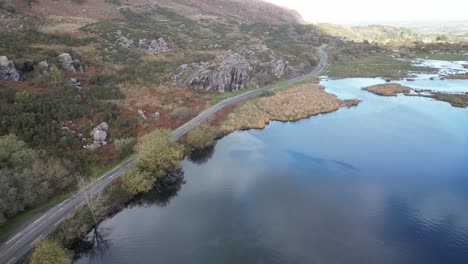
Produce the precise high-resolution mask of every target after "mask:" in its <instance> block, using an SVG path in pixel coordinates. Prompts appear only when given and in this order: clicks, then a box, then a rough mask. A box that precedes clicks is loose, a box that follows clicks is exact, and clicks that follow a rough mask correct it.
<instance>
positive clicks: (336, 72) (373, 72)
mask: <svg viewBox="0 0 468 264" xmlns="http://www.w3.org/2000/svg"><path fill="white" fill-rule="evenodd" d="M410 72H425V73H433V72H436V69H433V68H428V67H420V66H413V65H412V64H411V61H408V60H397V59H394V58H392V57H390V56H388V55H376V56H371V57H367V58H363V59H356V60H351V61H346V62H342V63H337V64H333V65H330V66H328V67H327V68H326V70H325V71H324V73H323V75H327V76H329V77H330V78H353V77H370V78H374V77H384V78H392V79H399V78H405V77H408V75H409V73H410Z"/></svg>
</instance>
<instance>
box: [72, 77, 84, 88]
mask: <svg viewBox="0 0 468 264" xmlns="http://www.w3.org/2000/svg"><path fill="white" fill-rule="evenodd" d="M70 82H71V84H72V85H73V86H74V87H75V88H76V89H78V90H81V82H80V80H78V79H76V78H70Z"/></svg>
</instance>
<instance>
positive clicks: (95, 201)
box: [76, 176, 107, 227]
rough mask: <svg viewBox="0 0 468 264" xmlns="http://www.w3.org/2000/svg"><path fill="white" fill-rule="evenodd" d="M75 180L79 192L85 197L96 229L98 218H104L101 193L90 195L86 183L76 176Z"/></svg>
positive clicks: (104, 208)
mask: <svg viewBox="0 0 468 264" xmlns="http://www.w3.org/2000/svg"><path fill="white" fill-rule="evenodd" d="M76 180H77V181H78V187H79V188H80V192H82V193H83V195H84V197H85V201H86V204H87V206H88V209H89V211H90V212H91V215H92V217H93V220H94V223H95V224H96V227H97V224H98V223H99V220H100V218H101V217H102V216H104V214H105V211H106V209H107V208H106V205H105V199H104V198H103V196H102V192H96V193H90V192H89V190H88V181H87V180H86V179H85V178H84V177H81V176H76Z"/></svg>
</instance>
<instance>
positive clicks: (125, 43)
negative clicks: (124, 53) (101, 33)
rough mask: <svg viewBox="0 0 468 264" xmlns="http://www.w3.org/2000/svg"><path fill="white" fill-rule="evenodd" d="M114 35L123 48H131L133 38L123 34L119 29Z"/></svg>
mask: <svg viewBox="0 0 468 264" xmlns="http://www.w3.org/2000/svg"><path fill="white" fill-rule="evenodd" d="M115 35H116V37H117V44H119V45H120V46H121V47H122V48H124V49H130V48H132V46H133V39H131V38H129V37H127V36H125V35H123V33H122V31H121V30H117V32H115Z"/></svg>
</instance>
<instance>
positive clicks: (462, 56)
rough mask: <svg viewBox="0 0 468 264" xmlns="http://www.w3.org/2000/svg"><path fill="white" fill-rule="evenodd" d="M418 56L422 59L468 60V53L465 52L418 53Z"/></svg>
mask: <svg viewBox="0 0 468 264" xmlns="http://www.w3.org/2000/svg"><path fill="white" fill-rule="evenodd" d="M416 57H418V58H421V59H430V60H443V61H467V60H468V55H465V54H452V53H436V54H430V53H426V54H417V55H416Z"/></svg>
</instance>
